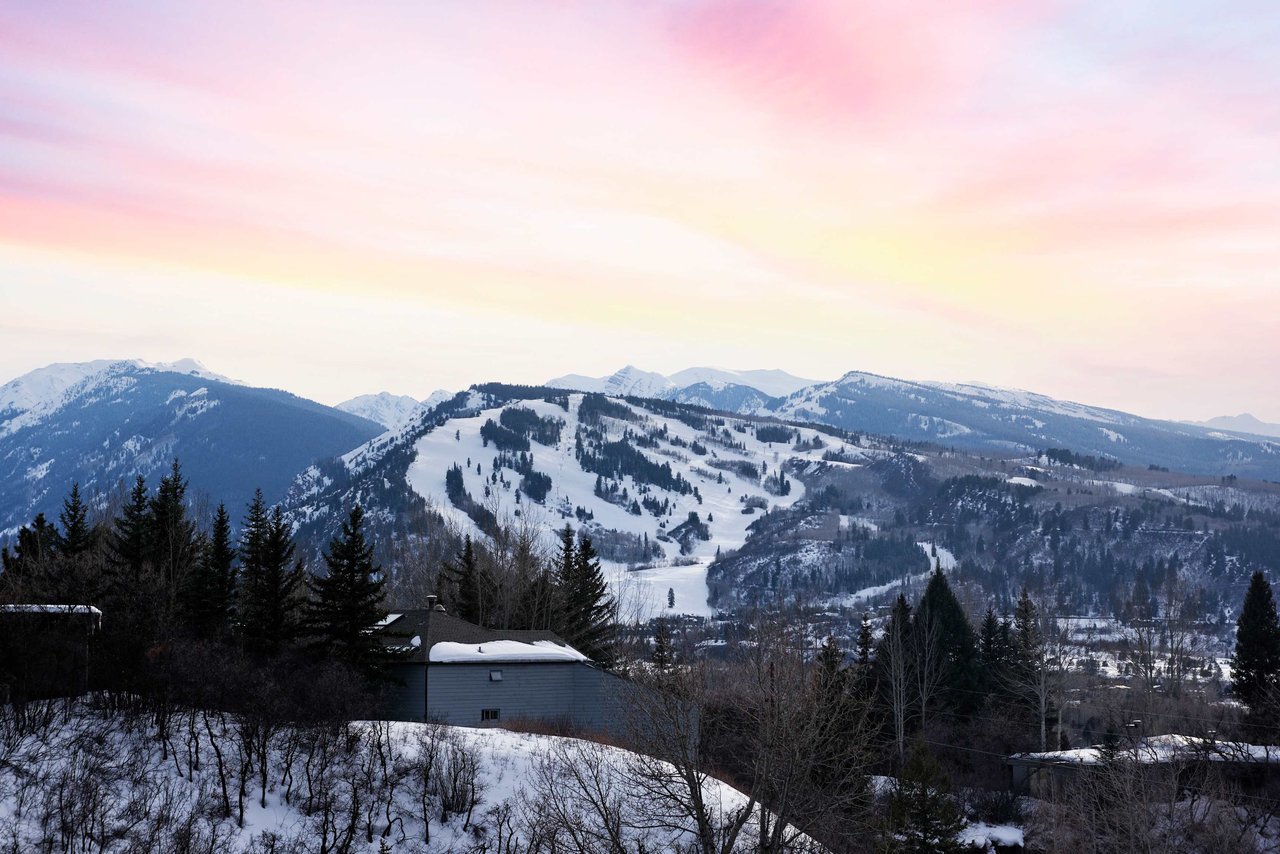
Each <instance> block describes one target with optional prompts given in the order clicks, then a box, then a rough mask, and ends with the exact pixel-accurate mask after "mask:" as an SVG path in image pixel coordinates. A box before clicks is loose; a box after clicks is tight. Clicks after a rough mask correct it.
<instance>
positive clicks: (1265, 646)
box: [1231, 572, 1280, 712]
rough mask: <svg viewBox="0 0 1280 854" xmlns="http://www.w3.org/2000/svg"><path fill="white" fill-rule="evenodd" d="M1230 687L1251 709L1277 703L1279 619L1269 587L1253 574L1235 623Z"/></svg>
mask: <svg viewBox="0 0 1280 854" xmlns="http://www.w3.org/2000/svg"><path fill="white" fill-rule="evenodd" d="M1231 685H1232V689H1233V690H1234V691H1235V693H1236V696H1237V697H1239V698H1240V699H1241V700H1242V701H1244V702H1245V703H1246V704H1248V706H1249V708H1250V710H1252V711H1254V712H1257V711H1258V709H1259V708H1262V707H1264V706H1268V705H1271V704H1275V703H1277V702H1280V620H1277V617H1276V601H1275V597H1274V595H1273V594H1272V591H1271V585H1270V584H1269V583H1268V582H1267V578H1266V576H1265V575H1263V574H1262V573H1261V572H1255V573H1254V574H1253V578H1252V579H1251V580H1250V581H1249V590H1248V591H1247V592H1246V593H1245V596H1244V605H1243V607H1241V609H1240V618H1239V620H1237V622H1236V647H1235V652H1234V654H1233V655H1232V656H1231Z"/></svg>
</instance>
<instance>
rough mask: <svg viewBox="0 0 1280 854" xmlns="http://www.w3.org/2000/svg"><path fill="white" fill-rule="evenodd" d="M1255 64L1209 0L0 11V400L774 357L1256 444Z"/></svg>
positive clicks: (1261, 11) (1266, 131)
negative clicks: (64, 390) (114, 383)
mask: <svg viewBox="0 0 1280 854" xmlns="http://www.w3.org/2000/svg"><path fill="white" fill-rule="evenodd" d="M530 33H536V34H537V37H536V38H531V37H530V36H529V34H530ZM1277 37H1280V7H1276V6H1274V4H1262V3H1251V2H1241V3H1236V4H1232V5H1231V6H1230V7H1229V8H1222V7H1221V6H1220V4H1214V3H1210V2H1208V0H1197V2H1175V3H1163V4H1156V3H1154V2H1141V3H1135V4H1128V5H1126V6H1124V7H1123V8H1085V7H1079V6H1070V5H1063V4H1051V3H1044V4H1018V3H1007V2H995V3H990V4H983V5H982V6H981V7H978V8H967V9H960V8H936V7H931V8H930V9H929V11H928V12H927V13H926V12H924V11H921V10H920V9H918V8H915V7H912V6H910V5H902V4H883V3H859V4H855V5H849V4H842V3H838V2H834V0H809V1H808V2H801V3H795V4H770V3H760V4H752V5H750V6H743V5H741V4H735V3H731V2H722V0H690V2H682V3H638V2H635V3H633V2H619V3H616V4H609V5H593V6H575V5H558V4H555V5H553V4H520V5H514V6H513V5H511V4H505V3H497V2H489V0H485V1H484V2H475V3H468V4H451V3H441V4H433V5H430V6H422V7H416V6H410V5H406V4H399V3H393V2H381V3H371V4H366V5H364V6H361V7H360V8H358V9H357V8H351V7H348V6H346V5H344V4H337V3H330V2H322V3H318V4H311V5H308V6H305V7H302V6H298V7H285V6H277V7H273V8H269V9H264V8H262V7H261V6H260V5H258V4H251V3H247V2H244V0H234V2H225V3H219V4H199V3H195V4H183V5H181V6H171V7H167V8H148V7H146V6H143V5H140V4H137V5H135V4H118V5H113V6H111V7H110V8H106V7H102V6H101V5H100V4H93V3H88V2H81V0H66V2H61V0H60V2H54V3H48V4H39V5H32V6H29V7H12V8H7V9H5V10H3V11H0V282H2V283H0V303H2V304H3V305H4V306H5V307H6V309H7V311H6V312H5V317H4V320H3V321H2V322H0V334H3V336H4V338H5V341H6V346H5V347H4V348H3V350H2V351H0V376H6V377H17V376H20V375H22V374H25V373H26V372H28V371H30V370H32V369H35V368H38V367H42V366H44V365H47V364H50V363H54V362H77V361H89V360H92V359H99V358H103V355H104V354H122V358H136V359H143V360H146V361H153V362H156V361H171V360H174V359H177V358H184V357H188V356H191V357H193V358H196V359H198V360H200V361H201V362H203V363H204V364H206V365H207V366H208V367H209V368H210V370H214V371H216V372H217V373H221V374H225V375H227V376H230V377H235V378H237V379H240V380H242V381H244V382H247V383H249V384H252V385H256V386H267V387H274V388H282V389H286V390H289V391H291V392H294V393H296V394H299V395H302V396H304V397H308V398H311V399H314V400H318V401H320V402H324V403H329V404H333V403H337V402H340V401H343V400H346V399H349V398H351V397H354V396H357V395H360V394H374V393H377V392H380V391H390V392H393V393H396V394H409V395H411V396H413V397H415V398H418V399H421V398H423V397H426V396H427V395H428V394H429V393H430V392H431V391H433V390H434V389H437V388H446V389H454V390H456V389H459V388H464V387H466V386H468V385H470V384H472V383H475V382H484V381H489V380H498V381H504V382H519V383H542V382H545V381H546V380H548V379H550V378H552V377H556V376H561V375H564V374H569V373H576V374H583V375H588V376H597V375H608V374H610V373H612V372H614V371H616V370H617V369H618V368H619V367H620V366H622V365H626V364H636V365H639V366H642V367H643V369H644V370H649V371H655V372H658V373H662V374H671V373H673V372H676V371H678V370H681V369H683V368H686V367H688V366H690V365H710V364H725V365H737V366H746V365H773V366H777V369H781V370H786V371H788V372H790V373H793V374H795V375H798V376H803V377H815V378H826V379H835V378H838V377H839V376H842V375H844V374H845V373H847V372H849V371H851V370H859V371H865V372H868V373H875V374H879V375H882V376H888V377H894V378H901V379H906V380H910V381H938V382H979V383H983V384H988V385H993V386H997V387H1002V388H1017V389H1025V390H1028V391H1032V392H1036V393H1039V394H1044V395H1047V396H1050V397H1054V398H1057V399H1062V400H1071V401H1078V402H1081V403H1085V404H1088V405H1091V406H1099V407H1106V408H1109V409H1116V410H1121V411H1125V412H1132V413H1136V414H1141V415H1144V416H1147V417H1151V418H1159V419H1165V420H1177V421H1205V420H1208V419H1210V418H1212V417H1215V416H1221V415H1229V414H1232V413H1249V414H1252V415H1254V416H1255V417H1257V418H1259V419H1260V420H1262V421H1264V422H1269V423H1280V401H1278V400H1277V399H1276V397H1275V385H1276V383H1275V376H1274V373H1275V366H1276V365H1280V241H1277V240H1276V239H1275V236H1274V235H1275V228H1276V225H1277V224H1280V169H1277V168H1276V164H1277V160H1276V156H1275V151H1274V128H1275V126H1276V122H1277V121H1280V113H1277V107H1276V105H1277V104H1280V56H1278V55H1277V54H1276V53H1275V51H1274V49H1273V45H1274V43H1275V41H1276V38H1277ZM737 369H739V370H741V369H744V368H741V367H740V368H737ZM966 378H967V379H966Z"/></svg>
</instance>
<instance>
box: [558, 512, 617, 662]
mask: <svg viewBox="0 0 1280 854" xmlns="http://www.w3.org/2000/svg"><path fill="white" fill-rule="evenodd" d="M566 532H567V533H568V534H569V536H567V537H566V538H565V541H564V542H563V543H562V554H561V560H562V566H561V573H562V574H561V576H560V601H561V603H562V609H563V613H562V622H561V627H562V628H561V633H560V634H561V637H563V638H564V639H565V641H566V642H567V643H568V644H569V645H570V646H572V647H573V648H574V649H576V650H578V651H579V652H581V653H582V654H583V655H586V656H587V657H588V658H590V659H591V660H592V661H595V662H596V663H597V664H599V665H601V666H602V667H611V666H612V665H613V636H614V612H615V610H616V608H615V605H614V601H613V598H612V597H611V596H609V588H608V585H607V584H606V583H605V580H604V572H603V571H602V570H601V569H600V560H599V558H598V557H597V556H596V550H595V548H593V547H592V545H591V538H590V537H582V538H581V539H580V540H579V542H578V544H577V547H576V548H573V543H572V532H570V531H568V528H567V527H566ZM571 548H572V549H573V550H572V551H570V549H571ZM569 557H572V562H571V563H569V561H568V558H569ZM564 563H569V565H568V566H567V567H566V566H564ZM566 570H567V572H566Z"/></svg>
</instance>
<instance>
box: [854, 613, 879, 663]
mask: <svg viewBox="0 0 1280 854" xmlns="http://www.w3.org/2000/svg"><path fill="white" fill-rule="evenodd" d="M874 645H876V640H874V638H873V636H872V621H870V617H869V616H867V615H865V613H864V615H863V621H861V624H860V625H859V626H858V663H859V665H861V666H863V667H864V668H867V667H870V663H872V649H873V647H874Z"/></svg>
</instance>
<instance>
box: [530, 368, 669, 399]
mask: <svg viewBox="0 0 1280 854" xmlns="http://www.w3.org/2000/svg"><path fill="white" fill-rule="evenodd" d="M547 385H548V386H549V387H551V388H565V389H573V390H575V391H591V392H596V393H598V394H608V395H628V394H630V395H634V396H636V397H659V398H661V397H665V396H666V395H667V393H668V392H670V391H674V390H675V388H676V385H675V383H673V382H672V381H671V380H669V379H667V378H666V377H664V376H663V375H662V374H657V373H654V372H652V371H642V370H640V369H639V368H637V367H635V366H634V365H627V366H626V367H625V368H622V369H621V370H619V371H617V372H616V373H613V374H610V375H609V376H607V377H586V376H582V375H581V374H568V375H566V376H563V377H557V378H556V379H553V380H549V381H548V382H547Z"/></svg>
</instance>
